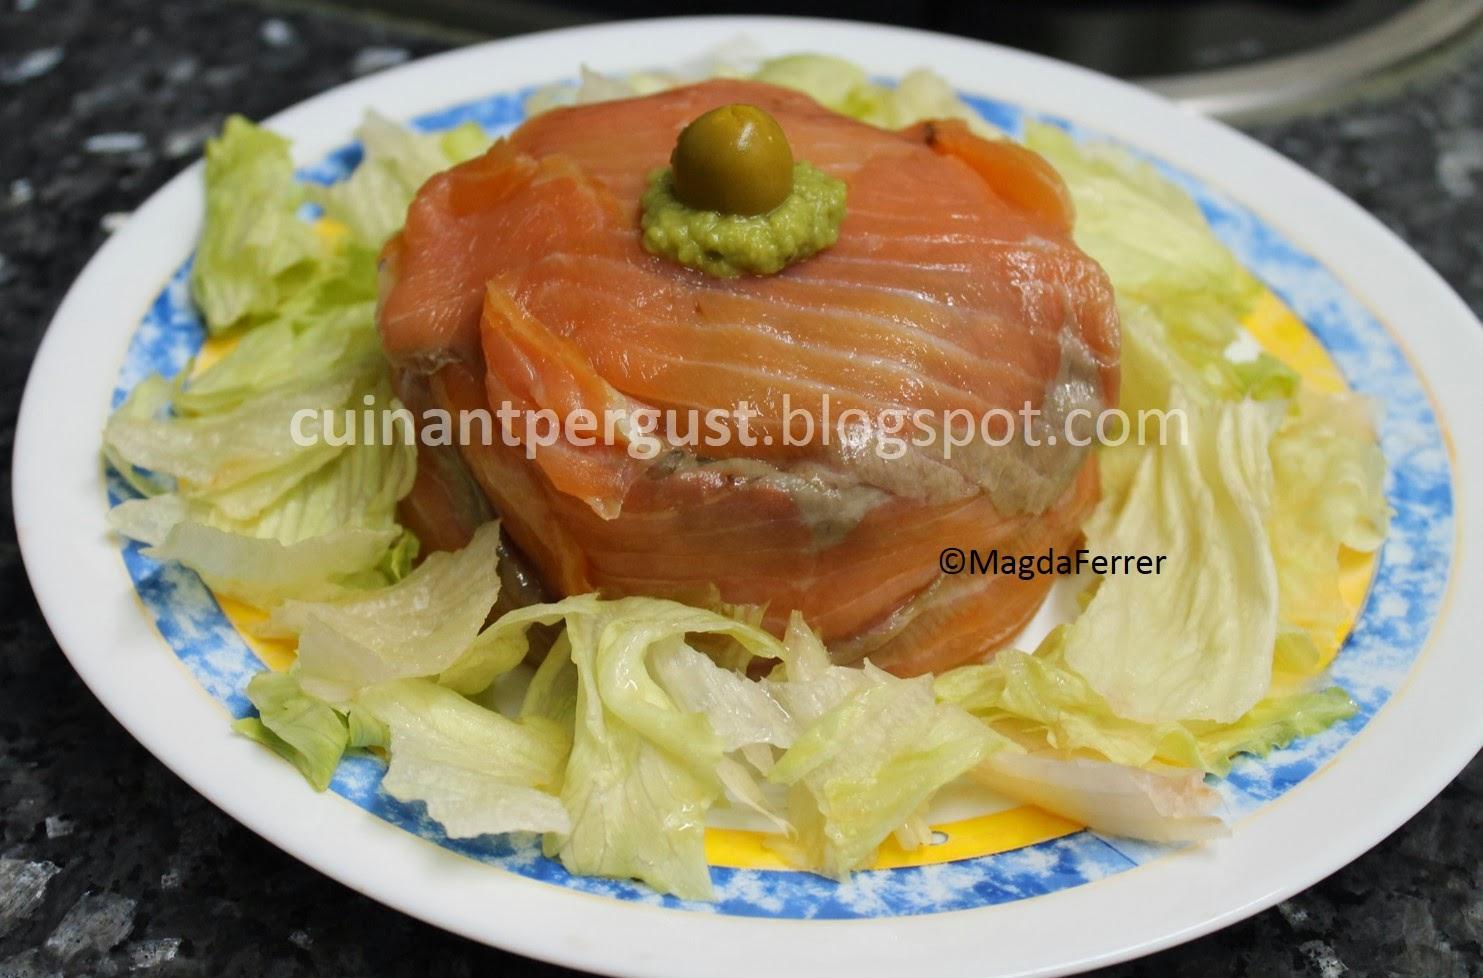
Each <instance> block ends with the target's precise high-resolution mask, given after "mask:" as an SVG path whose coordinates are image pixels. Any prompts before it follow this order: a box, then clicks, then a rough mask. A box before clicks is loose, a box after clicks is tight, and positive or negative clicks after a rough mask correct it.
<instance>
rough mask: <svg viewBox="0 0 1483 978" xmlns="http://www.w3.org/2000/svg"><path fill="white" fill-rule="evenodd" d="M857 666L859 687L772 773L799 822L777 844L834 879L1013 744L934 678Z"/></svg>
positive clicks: (813, 726)
mask: <svg viewBox="0 0 1483 978" xmlns="http://www.w3.org/2000/svg"><path fill="white" fill-rule="evenodd" d="M832 668H835V669H841V670H843V669H844V667H840V666H836V667H832ZM849 671H850V672H851V673H852V674H853V675H854V676H855V677H858V679H859V682H858V685H857V688H856V689H855V690H854V691H853V692H852V693H851V694H849V695H847V696H845V697H844V698H843V699H842V700H841V701H840V702H839V703H838V704H837V705H835V706H834V707H833V708H832V709H830V710H829V711H828V712H826V713H825V714H824V715H823V716H821V717H819V718H818V719H817V720H816V721H814V722H813V723H811V724H809V725H808V726H807V728H806V729H805V730H804V731H803V732H802V733H801V734H800V735H799V737H798V739H797V740H796V741H794V743H793V745H792V746H791V747H790V748H789V749H788V750H787V751H786V752H785V753H784V754H783V755H782V757H780V758H779V759H778V761H777V763H776V764H775V765H773V766H772V769H771V770H770V771H769V772H768V774H767V779H768V781H770V782H772V783H773V784H779V785H786V786H788V787H789V788H790V789H791V790H790V792H789V796H788V820H789V822H790V823H791V824H792V825H793V827H794V829H795V830H796V835H795V836H794V837H791V838H789V839H787V840H779V841H778V842H776V843H774V848H775V849H777V851H778V852H779V853H780V854H782V855H783V856H784V858H787V859H789V860H790V861H792V862H794V863H795V864H797V865H800V866H802V867H805V868H808V869H813V870H816V871H820V872H823V873H824V874H826V875H828V876H833V877H835V878H843V877H845V876H847V875H848V874H849V873H850V872H852V871H853V870H857V869H861V868H864V867H865V866H867V865H869V864H870V863H871V862H872V861H873V859H874V857H875V853H876V850H877V849H878V848H879V846H880V844H881V843H882V842H883V841H885V839H886V837H887V836H889V835H890V834H891V833H892V832H894V831H896V830H897V829H898V828H899V827H900V826H902V825H903V824H904V823H906V822H908V821H909V820H911V819H912V817H913V816H914V815H915V814H916V813H917V812H919V811H920V810H921V809H922V808H923V806H924V805H925V804H926V803H927V802H928V801H929V800H930V799H931V798H932V796H933V795H934V794H936V793H937V791H938V790H939V789H941V788H942V787H943V786H944V785H946V784H948V783H950V782H952V781H954V780H956V779H957V778H958V777H959V776H961V775H963V774H964V773H966V772H968V771H969V770H971V769H972V768H974V767H975V766H977V765H978V763H979V762H980V761H982V760H983V759H984V758H986V757H987V756H988V755H989V754H991V753H993V752H994V751H995V750H997V749H999V748H1000V747H1002V746H1003V743H1004V742H1003V740H1002V738H1000V737H998V736H996V735H995V734H994V733H993V732H992V731H991V730H990V729H989V728H988V727H986V726H985V725H984V724H982V723H979V722H978V721H976V720H975V719H973V718H972V717H971V716H969V715H968V714H967V713H965V712H963V711H962V710H960V709H958V708H956V707H954V706H950V705H945V704H940V703H938V702H937V701H936V699H935V698H934V696H933V693H932V680H931V678H930V677H926V676H922V677H918V678H916V679H898V678H896V677H894V676H891V675H889V674H888V673H885V672H882V671H881V670H879V669H876V668H875V667H874V666H871V665H870V664H868V663H867V664H866V665H865V667H864V668H863V669H861V670H849ZM818 681H819V680H814V682H818Z"/></svg>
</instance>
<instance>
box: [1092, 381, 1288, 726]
mask: <svg viewBox="0 0 1483 978" xmlns="http://www.w3.org/2000/svg"><path fill="white" fill-rule="evenodd" d="M1173 406H1174V407H1175V408H1178V409H1179V410H1181V411H1183V413H1184V416H1185V418H1186V419H1187V430H1188V437H1187V438H1186V439H1178V438H1174V439H1170V440H1169V442H1168V443H1167V444H1164V445H1158V446H1150V447H1148V448H1145V449H1144V452H1143V456H1142V458H1141V459H1140V460H1139V463H1138V467H1137V469H1136V472H1135V473H1134V475H1133V481H1132V483H1131V485H1130V487H1129V489H1128V491H1127V494H1126V497H1125V498H1124V499H1122V500H1120V501H1108V502H1106V503H1104V504H1103V505H1102V506H1100V507H1099V509H1098V510H1097V511H1096V512H1095V513H1094V515H1093V518H1092V519H1091V521H1090V522H1089V523H1088V525H1087V527H1086V535H1087V546H1088V549H1090V550H1091V551H1092V552H1093V553H1095V554H1100V555H1106V556H1113V555H1117V554H1161V555H1167V558H1168V561H1167V569H1166V570H1165V571H1164V572H1162V573H1160V574H1158V575H1155V576H1142V575H1136V574H1121V575H1115V576H1108V577H1105V578H1103V579H1102V581H1101V584H1100V585H1099V587H1098V588H1097V592H1096V594H1095V595H1093V596H1092V599H1091V603H1090V604H1088V605H1087V608H1086V610H1085V611H1084V612H1082V614H1081V616H1080V617H1079V618H1077V619H1076V621H1075V622H1074V623H1073V624H1072V625H1071V627H1070V628H1069V629H1068V630H1067V632H1066V640H1065V641H1066V650H1065V655H1066V662H1067V663H1068V664H1069V665H1070V666H1071V667H1072V668H1073V669H1075V670H1076V671H1077V672H1078V673H1080V674H1081V675H1083V676H1085V677H1086V679H1087V682H1088V683H1089V684H1090V685H1091V687H1092V688H1093V689H1095V690H1096V691H1097V692H1098V693H1099V694H1100V695H1102V696H1103V697H1105V698H1106V699H1107V701H1108V703H1109V704H1110V705H1111V707H1112V710H1113V712H1114V713H1116V714H1117V715H1118V716H1122V717H1126V718H1129V719H1133V720H1139V721H1142V722H1145V723H1154V722H1159V721H1180V720H1218V721H1223V722H1230V721H1233V720H1236V719H1237V718H1239V717H1240V716H1241V715H1242V714H1244V713H1245V712H1246V711H1247V710H1249V709H1251V708H1252V707H1253V706H1255V705H1256V703H1257V702H1258V701H1259V700H1261V699H1262V697H1263V696H1265V695H1266V692H1267V688H1268V687H1269V686H1270V684H1271V680H1272V650H1273V646H1274V644H1275V642H1276V639H1277V610H1278V609H1277V603H1278V585H1277V570H1276V566H1275V564H1274V562H1273V559H1272V552H1271V548H1270V546H1269V545H1268V543H1267V535H1266V526H1265V522H1266V519H1267V515H1268V513H1269V511H1270V508H1271V501H1272V462H1271V458H1270V456H1269V455H1268V445H1269V444H1270V442H1271V439H1272V435H1273V433H1274V432H1275V430H1276V428H1277V425H1278V424H1279V423H1280V421H1281V415H1280V413H1279V411H1280V404H1279V405H1269V404H1265V403H1263V402H1259V401H1238V402H1220V403H1217V404H1214V405H1211V406H1209V407H1201V406H1197V405H1194V404H1184V403H1183V402H1182V401H1181V399H1179V398H1178V397H1176V399H1175V401H1174V403H1173Z"/></svg>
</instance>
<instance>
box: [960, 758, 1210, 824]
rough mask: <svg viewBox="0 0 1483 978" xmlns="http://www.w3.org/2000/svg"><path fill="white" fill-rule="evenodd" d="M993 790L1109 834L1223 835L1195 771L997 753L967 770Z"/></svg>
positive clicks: (1206, 786)
mask: <svg viewBox="0 0 1483 978" xmlns="http://www.w3.org/2000/svg"><path fill="white" fill-rule="evenodd" d="M973 776H974V778H975V780H977V781H979V782H980V783H981V784H984V785H987V786H988V787H990V788H992V789H994V790H995V791H998V792H1001V793H1002V794H1005V795H1008V796H1009V797H1011V798H1017V799H1019V800H1021V801H1024V802H1027V803H1029V804H1032V805H1038V806H1039V807H1041V808H1044V809H1045V810H1046V811H1048V812H1054V813H1056V814H1057V815H1060V816H1062V817H1063V818H1069V819H1071V820H1072V821H1075V822H1078V823H1080V824H1082V825H1085V826H1087V827H1088V828H1091V829H1094V830H1096V831H1098V832H1105V833H1106V834H1108V835H1119V836H1124V837H1127V838H1133V839H1141V840H1143V841H1145V842H1204V841H1206V840H1208V839H1215V838H1219V837H1221V836H1224V835H1228V834H1230V833H1229V830H1228V829H1227V827H1226V824H1225V822H1224V821H1223V820H1222V819H1221V818H1220V817H1219V816H1218V815H1216V814H1215V812H1216V809H1217V808H1218V807H1219V805H1220V796H1219V795H1218V794H1216V793H1215V791H1214V789H1212V788H1210V787H1209V786H1208V785H1206V784H1205V781H1204V778H1203V777H1202V776H1201V775H1200V773H1199V772H1198V771H1179V770H1169V769H1160V770H1141V769H1139V768H1134V767H1128V766H1126V765H1122V764H1109V763H1108V762H1106V761H1097V760H1088V759H1086V758H1066V757H1058V756H1046V755H1043V754H1025V753H1019V752H1016V751H999V752H997V753H995V754H993V755H991V756H990V757H989V758H988V759H987V760H986V761H984V763H983V764H980V765H979V766H978V767H977V768H975V769H974V771H973Z"/></svg>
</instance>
